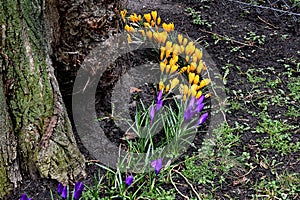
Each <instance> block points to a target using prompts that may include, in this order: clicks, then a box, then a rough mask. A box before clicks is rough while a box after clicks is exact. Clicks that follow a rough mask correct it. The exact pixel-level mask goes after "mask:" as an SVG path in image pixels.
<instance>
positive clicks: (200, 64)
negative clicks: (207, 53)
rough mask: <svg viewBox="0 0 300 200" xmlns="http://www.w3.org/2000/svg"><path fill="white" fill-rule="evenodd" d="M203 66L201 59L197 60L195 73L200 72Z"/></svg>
mask: <svg viewBox="0 0 300 200" xmlns="http://www.w3.org/2000/svg"><path fill="white" fill-rule="evenodd" d="M203 67H204V65H203V61H202V60H200V61H199V64H198V67H197V74H200V73H201V71H202V69H203Z"/></svg>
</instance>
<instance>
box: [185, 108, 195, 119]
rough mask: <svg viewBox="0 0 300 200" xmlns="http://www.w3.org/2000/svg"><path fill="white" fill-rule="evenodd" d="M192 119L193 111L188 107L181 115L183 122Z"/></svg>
mask: <svg viewBox="0 0 300 200" xmlns="http://www.w3.org/2000/svg"><path fill="white" fill-rule="evenodd" d="M192 117H193V111H192V109H191V108H189V107H188V108H187V109H186V110H185V111H184V114H183V118H184V121H187V120H190V119H191V118H192Z"/></svg>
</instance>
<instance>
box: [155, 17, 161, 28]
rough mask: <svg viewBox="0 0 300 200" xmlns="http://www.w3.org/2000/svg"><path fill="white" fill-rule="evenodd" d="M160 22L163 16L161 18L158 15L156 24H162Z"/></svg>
mask: <svg viewBox="0 0 300 200" xmlns="http://www.w3.org/2000/svg"><path fill="white" fill-rule="evenodd" d="M160 23H161V18H160V17H158V18H157V21H156V25H157V26H159V25H160Z"/></svg>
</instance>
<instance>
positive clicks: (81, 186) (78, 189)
mask: <svg viewBox="0 0 300 200" xmlns="http://www.w3.org/2000/svg"><path fill="white" fill-rule="evenodd" d="M83 189H84V184H83V183H82V182H76V183H75V192H74V200H78V199H79V198H80V197H81V195H82V191H83Z"/></svg>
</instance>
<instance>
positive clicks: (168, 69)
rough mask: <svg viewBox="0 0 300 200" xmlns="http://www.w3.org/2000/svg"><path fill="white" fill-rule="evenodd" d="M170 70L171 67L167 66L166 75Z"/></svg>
mask: <svg viewBox="0 0 300 200" xmlns="http://www.w3.org/2000/svg"><path fill="white" fill-rule="evenodd" d="M170 69H171V66H170V65H167V66H166V74H168V73H169V71H170Z"/></svg>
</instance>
